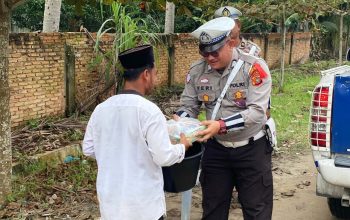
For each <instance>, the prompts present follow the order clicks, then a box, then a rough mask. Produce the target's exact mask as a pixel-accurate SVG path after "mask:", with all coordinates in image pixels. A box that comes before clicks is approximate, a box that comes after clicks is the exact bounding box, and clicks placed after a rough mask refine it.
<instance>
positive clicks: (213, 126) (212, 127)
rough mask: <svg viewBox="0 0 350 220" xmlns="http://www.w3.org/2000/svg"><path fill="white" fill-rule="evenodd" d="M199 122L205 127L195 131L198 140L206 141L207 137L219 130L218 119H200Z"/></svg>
mask: <svg viewBox="0 0 350 220" xmlns="http://www.w3.org/2000/svg"><path fill="white" fill-rule="evenodd" d="M201 124H202V125H204V126H206V127H207V128H206V129H204V130H202V131H198V132H197V134H196V136H197V137H199V139H198V140H197V141H199V142H206V141H207V140H208V139H209V138H211V137H213V136H214V135H216V134H218V132H219V130H220V123H219V122H218V121H214V120H209V121H202V123H201Z"/></svg>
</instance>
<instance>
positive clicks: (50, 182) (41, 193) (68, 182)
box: [7, 157, 97, 205]
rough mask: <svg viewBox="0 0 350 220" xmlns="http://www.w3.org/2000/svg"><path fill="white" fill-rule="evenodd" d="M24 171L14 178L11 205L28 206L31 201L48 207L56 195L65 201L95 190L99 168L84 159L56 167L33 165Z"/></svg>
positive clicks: (9, 197) (24, 168)
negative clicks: (49, 197)
mask: <svg viewBox="0 0 350 220" xmlns="http://www.w3.org/2000/svg"><path fill="white" fill-rule="evenodd" d="M21 167H22V169H21V170H19V171H18V172H16V174H14V175H13V180H12V193H11V194H10V195H9V196H8V197H7V201H8V202H13V201H16V202H17V203H21V204H26V203H27V202H29V201H30V202H37V203H41V204H42V205H45V204H46V197H47V195H52V194H54V193H55V194H57V195H59V196H60V197H61V198H63V199H64V200H65V199H69V197H70V196H71V195H77V194H79V192H80V191H81V190H90V191H94V190H95V180H96V175H97V165H96V162H95V161H92V160H85V159H84V157H83V158H81V159H80V160H77V161H73V162H70V163H67V164H60V165H58V166H55V167H50V166H47V165H46V164H45V163H41V162H31V161H27V162H26V163H25V164H23V166H21ZM46 205H47V204H46Z"/></svg>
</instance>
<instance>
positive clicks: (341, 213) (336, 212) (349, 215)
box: [327, 198, 350, 219]
mask: <svg viewBox="0 0 350 220" xmlns="http://www.w3.org/2000/svg"><path fill="white" fill-rule="evenodd" d="M327 200H328V207H329V209H330V210H331V213H332V215H333V216H335V217H337V218H340V219H350V207H344V206H342V205H341V199H334V198H328V199H327Z"/></svg>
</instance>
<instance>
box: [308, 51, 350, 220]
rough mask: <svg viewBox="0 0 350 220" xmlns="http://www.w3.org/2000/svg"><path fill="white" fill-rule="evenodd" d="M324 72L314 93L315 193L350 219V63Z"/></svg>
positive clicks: (333, 209)
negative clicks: (316, 174)
mask: <svg viewBox="0 0 350 220" xmlns="http://www.w3.org/2000/svg"><path fill="white" fill-rule="evenodd" d="M347 57H348V59H350V54H349V53H348V56H347ZM321 75H322V77H321V80H320V82H319V84H318V85H317V86H316V88H315V89H314V91H313V94H312V101H311V109H310V129H309V131H310V132H309V135H310V145H311V149H312V153H313V158H314V161H315V165H316V168H317V170H318V176H317V184H316V185H317V186H316V194H317V195H319V196H324V197H327V199H328V205H329V208H330V211H331V213H332V215H334V216H336V217H337V218H341V219H350V66H346V65H345V66H339V67H336V68H332V69H329V70H325V71H322V72H321Z"/></svg>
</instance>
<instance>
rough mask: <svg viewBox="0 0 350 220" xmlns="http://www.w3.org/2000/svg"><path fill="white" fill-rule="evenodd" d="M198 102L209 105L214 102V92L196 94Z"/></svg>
mask: <svg viewBox="0 0 350 220" xmlns="http://www.w3.org/2000/svg"><path fill="white" fill-rule="evenodd" d="M198 100H199V101H201V102H204V103H211V102H213V101H214V100H215V92H214V91H200V92H199V93H198Z"/></svg>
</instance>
